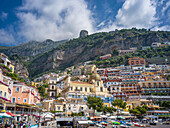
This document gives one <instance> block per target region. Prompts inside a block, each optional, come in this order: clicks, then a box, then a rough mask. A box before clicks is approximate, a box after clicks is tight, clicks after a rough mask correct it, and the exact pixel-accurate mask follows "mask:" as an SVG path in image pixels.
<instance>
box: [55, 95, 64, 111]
mask: <svg viewBox="0 0 170 128" xmlns="http://www.w3.org/2000/svg"><path fill="white" fill-rule="evenodd" d="M65 109H66V101H65V99H64V98H62V97H59V98H57V99H56V100H53V107H52V110H54V111H61V112H65Z"/></svg>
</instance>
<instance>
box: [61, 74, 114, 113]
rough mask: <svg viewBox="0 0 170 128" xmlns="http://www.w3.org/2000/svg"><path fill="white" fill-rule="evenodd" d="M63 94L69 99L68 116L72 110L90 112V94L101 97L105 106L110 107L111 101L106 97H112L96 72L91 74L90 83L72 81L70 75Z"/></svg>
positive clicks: (67, 105)
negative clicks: (88, 99) (88, 102)
mask: <svg viewBox="0 0 170 128" xmlns="http://www.w3.org/2000/svg"><path fill="white" fill-rule="evenodd" d="M62 96H63V97H65V98H66V100H67V104H66V115H68V116H70V115H71V113H72V112H74V113H79V112H84V113H86V114H87V113H88V112H89V108H88V106H87V105H86V103H87V97H88V96H96V97H100V98H101V99H102V101H103V102H104V106H108V107H109V106H110V104H111V102H109V100H106V98H109V99H111V98H112V95H111V94H109V91H108V90H107V88H105V87H104V86H103V81H102V80H101V78H100V75H99V74H96V73H93V74H92V75H91V76H90V79H89V83H87V82H79V81H70V77H68V78H67V79H66V80H65V82H64V89H63V90H62ZM106 101H107V102H106Z"/></svg>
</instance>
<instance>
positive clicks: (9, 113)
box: [6, 112, 16, 116]
mask: <svg viewBox="0 0 170 128" xmlns="http://www.w3.org/2000/svg"><path fill="white" fill-rule="evenodd" d="M6 114H8V115H10V116H16V115H15V114H12V113H11V112H6Z"/></svg>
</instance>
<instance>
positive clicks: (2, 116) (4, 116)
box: [0, 113, 11, 118]
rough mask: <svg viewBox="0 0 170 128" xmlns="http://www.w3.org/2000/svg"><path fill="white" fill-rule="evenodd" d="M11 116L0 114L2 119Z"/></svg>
mask: <svg viewBox="0 0 170 128" xmlns="http://www.w3.org/2000/svg"><path fill="white" fill-rule="evenodd" d="M10 117H11V116H10V115H8V114H6V113H0V118H10Z"/></svg>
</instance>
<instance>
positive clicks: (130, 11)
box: [103, 0, 157, 30]
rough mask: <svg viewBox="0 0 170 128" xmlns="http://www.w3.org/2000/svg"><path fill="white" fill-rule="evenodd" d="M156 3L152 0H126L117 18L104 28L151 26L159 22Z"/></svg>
mask: <svg viewBox="0 0 170 128" xmlns="http://www.w3.org/2000/svg"><path fill="white" fill-rule="evenodd" d="M155 4H156V3H154V2H153V1H151V0H126V1H125V2H124V4H123V6H122V7H121V8H120V9H119V10H118V13H117V15H116V20H115V21H114V22H113V23H112V25H110V26H108V27H107V28H104V29H103V30H114V29H121V28H132V27H137V28H150V27H152V26H154V25H156V24H157V22H156V21H157V18H156V17H155V15H156V6H155Z"/></svg>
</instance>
